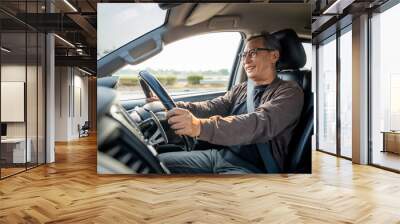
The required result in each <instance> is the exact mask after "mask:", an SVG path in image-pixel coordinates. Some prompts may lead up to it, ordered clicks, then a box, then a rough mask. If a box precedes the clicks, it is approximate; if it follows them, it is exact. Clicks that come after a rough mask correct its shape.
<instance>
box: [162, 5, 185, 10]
mask: <svg viewBox="0 0 400 224" xmlns="http://www.w3.org/2000/svg"><path fill="white" fill-rule="evenodd" d="M181 4H182V3H158V7H160V9H162V10H168V9H172V8H175V7H177V6H179V5H181Z"/></svg>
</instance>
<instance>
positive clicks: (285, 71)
mask: <svg viewBox="0 0 400 224" xmlns="http://www.w3.org/2000/svg"><path fill="white" fill-rule="evenodd" d="M272 35H274V36H275V37H276V38H277V39H278V40H279V41H280V44H281V49H282V51H281V52H280V53H281V55H280V59H279V61H278V63H277V72H278V77H279V78H281V79H282V80H292V81H296V82H297V83H298V84H299V86H300V87H302V89H303V92H304V105H303V109H302V112H301V115H300V119H299V123H298V124H297V126H296V128H295V129H294V131H293V135H292V139H291V141H290V143H289V152H288V156H287V157H286V161H285V170H284V172H285V173H311V136H312V134H313V127H314V97H313V93H312V90H311V71H310V70H303V69H300V68H302V67H303V66H304V65H305V63H306V54H305V51H304V48H303V45H302V43H301V41H300V39H299V37H298V36H297V34H296V32H295V31H294V30H292V29H285V30H281V31H277V32H275V33H273V34H272Z"/></svg>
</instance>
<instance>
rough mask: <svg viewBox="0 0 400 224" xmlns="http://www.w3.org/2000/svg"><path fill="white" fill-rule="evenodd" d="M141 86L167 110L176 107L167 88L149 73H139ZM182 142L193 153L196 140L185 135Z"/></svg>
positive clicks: (146, 93)
mask: <svg viewBox="0 0 400 224" xmlns="http://www.w3.org/2000/svg"><path fill="white" fill-rule="evenodd" d="M139 79H140V85H141V87H142V89H143V92H144V94H145V95H146V97H148V98H150V97H152V96H153V95H152V93H151V91H150V89H151V90H152V91H153V92H154V93H155V94H156V95H157V97H158V99H160V101H161V103H162V104H163V105H164V107H165V108H166V109H167V110H171V109H173V108H175V107H176V104H175V102H174V100H173V99H172V98H171V96H170V95H169V94H168V93H167V91H166V90H165V88H164V87H163V86H162V85H161V83H160V82H159V81H158V80H157V78H156V77H155V76H154V75H152V74H151V73H150V72H148V71H145V70H144V71H140V72H139ZM181 137H182V140H183V142H184V144H185V150H186V151H192V150H193V149H194V147H195V146H196V140H195V139H194V138H193V137H190V136H186V135H183V136H181Z"/></svg>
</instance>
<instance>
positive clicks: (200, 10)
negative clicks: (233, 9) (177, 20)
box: [185, 3, 228, 26]
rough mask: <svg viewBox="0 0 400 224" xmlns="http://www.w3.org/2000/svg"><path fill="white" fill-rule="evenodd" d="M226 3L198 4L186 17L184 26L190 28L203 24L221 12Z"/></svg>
mask: <svg viewBox="0 0 400 224" xmlns="http://www.w3.org/2000/svg"><path fill="white" fill-rule="evenodd" d="M227 5H228V3H198V4H196V5H195V6H194V7H193V9H192V11H191V12H190V13H189V14H188V16H187V17H186V21H185V25H186V26H192V25H196V24H199V23H201V22H204V21H206V20H208V19H210V18H212V17H213V16H215V15H217V14H218V13H219V12H221V11H222V10H223V9H224V8H225V7H226V6H227Z"/></svg>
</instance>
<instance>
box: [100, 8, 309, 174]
mask: <svg viewBox="0 0 400 224" xmlns="http://www.w3.org/2000/svg"><path fill="white" fill-rule="evenodd" d="M159 6H160V7H161V8H163V9H164V10H168V13H167V19H166V23H165V24H164V25H163V26H161V27H159V28H157V29H155V30H153V31H151V32H149V33H147V34H145V35H143V36H141V37H139V38H138V39H135V40H132V41H131V42H129V43H127V44H126V45H124V46H122V47H121V48H119V49H117V50H115V51H113V52H111V53H110V54H108V55H106V56H104V57H103V58H101V59H100V60H98V76H99V77H101V78H98V90H97V94H98V96H97V97H98V98H97V102H98V108H97V110H98V112H97V116H98V128H99V130H102V131H101V132H98V172H99V173H138V174H147V173H167V174H168V173H169V171H168V169H167V168H166V167H165V166H164V165H163V164H162V163H160V161H159V160H158V158H157V155H158V154H160V153H165V152H171V151H179V150H186V151H191V150H200V149H206V148H211V147H213V148H218V147H221V146H216V145H211V144H209V143H207V142H202V141H197V140H196V139H194V138H191V137H188V136H177V135H176V134H174V132H173V131H172V130H171V129H170V128H169V125H168V122H167V120H166V110H169V109H172V108H174V107H176V105H175V102H176V101H202V100H207V99H212V98H215V97H217V96H220V95H222V94H224V93H213V92H211V93H207V94H193V95H185V96H177V97H174V98H172V97H171V96H170V94H169V93H168V92H167V91H166V90H165V88H164V87H163V86H162V84H161V83H160V82H159V81H158V80H157V78H156V74H152V73H150V72H149V71H146V70H144V71H141V72H140V73H139V74H132V75H134V76H138V77H139V80H140V85H141V87H142V89H143V92H144V93H145V95H146V96H147V97H148V96H151V95H154V94H155V95H156V96H157V97H158V98H159V100H160V101H157V102H148V103H147V102H146V100H145V99H139V100H138V99H136V100H131V101H123V102H121V101H119V100H118V97H117V93H116V91H115V88H116V87H117V86H118V77H115V76H111V75H112V74H113V73H114V72H116V71H117V70H118V69H120V68H121V67H123V66H124V65H126V64H138V63H141V62H143V61H145V60H146V59H148V58H150V57H152V56H154V55H156V54H158V53H159V52H161V51H162V49H163V46H164V45H168V44H170V43H173V42H175V41H179V40H181V39H184V38H187V37H189V36H194V35H199V34H202V33H211V32H226V31H237V32H240V33H241V35H242V44H241V45H240V47H239V49H238V53H239V52H240V51H241V50H242V48H243V47H244V43H245V39H246V38H248V37H250V36H252V35H254V34H258V33H261V32H265V31H266V32H270V33H272V35H274V36H275V37H276V38H277V39H278V40H279V41H280V44H281V46H282V51H281V52H280V53H281V54H280V55H281V56H280V59H279V61H278V63H277V72H278V76H279V77H280V78H281V79H283V80H293V81H296V82H297V83H298V84H299V86H301V87H302V89H303V91H304V106H303V109H302V113H301V117H300V122H299V123H298V125H297V127H296V129H295V130H294V133H293V136H292V140H291V142H290V144H289V148H290V153H289V155H288V156H287V162H286V167H285V170H284V172H285V173H310V172H311V135H312V133H313V130H312V129H313V122H314V119H313V111H314V107H313V94H312V91H311V71H310V70H308V69H303V67H304V65H305V63H306V54H305V51H304V48H303V45H302V42H307V41H308V42H309V41H310V40H311V33H310V19H311V18H310V13H308V11H309V9H310V8H309V5H308V4H296V7H287V5H286V4H257V5H252V4H240V3H219V4H218V7H215V4H213V7H212V10H211V9H210V4H208V3H193V4H160V5H159ZM278 8H279V10H277V9H278ZM277 11H279V12H280V13H279V14H278V13H276V12H277ZM282 11H287V14H286V13H285V19H281V17H282V15H283V13H282ZM286 15H288V16H286ZM276 21H279V22H276ZM246 79H247V77H246V74H245V72H244V70H243V68H242V66H241V63H240V60H239V59H238V58H237V57H236V60H235V63H234V69H232V72H231V79H230V82H229V88H231V87H232V86H233V85H235V84H238V83H241V82H244V81H246ZM229 88H228V89H229Z"/></svg>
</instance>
